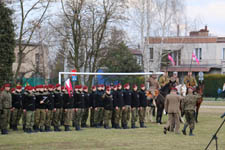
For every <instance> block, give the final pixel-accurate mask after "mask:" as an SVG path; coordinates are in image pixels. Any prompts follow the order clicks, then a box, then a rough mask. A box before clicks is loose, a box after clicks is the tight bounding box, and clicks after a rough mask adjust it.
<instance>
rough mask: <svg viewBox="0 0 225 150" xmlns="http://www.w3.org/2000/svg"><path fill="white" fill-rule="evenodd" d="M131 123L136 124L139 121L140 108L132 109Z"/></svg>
mask: <svg viewBox="0 0 225 150" xmlns="http://www.w3.org/2000/svg"><path fill="white" fill-rule="evenodd" d="M131 115H132V117H131V123H132V124H135V123H136V122H137V120H138V108H137V107H134V108H132V109H131Z"/></svg>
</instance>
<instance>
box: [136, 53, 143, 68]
mask: <svg viewBox="0 0 225 150" xmlns="http://www.w3.org/2000/svg"><path fill="white" fill-rule="evenodd" d="M135 59H136V60H137V64H139V65H140V66H141V65H142V56H140V55H135Z"/></svg>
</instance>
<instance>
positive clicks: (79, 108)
mask: <svg viewBox="0 0 225 150" xmlns="http://www.w3.org/2000/svg"><path fill="white" fill-rule="evenodd" d="M76 95H77V96H76V99H75V100H76V101H74V125H75V129H76V130H77V131H79V130H80V125H81V118H82V116H83V113H84V108H85V95H84V93H83V88H82V85H80V86H78V92H77V93H76Z"/></svg>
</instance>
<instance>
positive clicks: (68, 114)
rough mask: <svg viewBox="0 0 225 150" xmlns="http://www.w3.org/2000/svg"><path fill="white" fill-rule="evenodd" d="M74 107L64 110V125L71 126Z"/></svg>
mask: <svg viewBox="0 0 225 150" xmlns="http://www.w3.org/2000/svg"><path fill="white" fill-rule="evenodd" d="M72 116H73V109H64V110H63V119H64V125H65V126H69V125H70V123H71V121H72Z"/></svg>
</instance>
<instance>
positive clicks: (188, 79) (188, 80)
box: [184, 71, 197, 88]
mask: <svg viewBox="0 0 225 150" xmlns="http://www.w3.org/2000/svg"><path fill="white" fill-rule="evenodd" d="M184 84H185V85H186V87H187V88H188V87H193V88H195V87H196V86H197V81H196V79H195V77H193V76H192V72H191V71H189V72H188V75H187V76H185V77H184Z"/></svg>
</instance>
